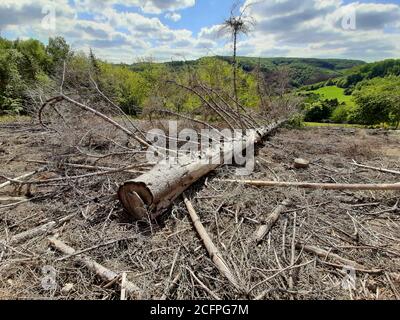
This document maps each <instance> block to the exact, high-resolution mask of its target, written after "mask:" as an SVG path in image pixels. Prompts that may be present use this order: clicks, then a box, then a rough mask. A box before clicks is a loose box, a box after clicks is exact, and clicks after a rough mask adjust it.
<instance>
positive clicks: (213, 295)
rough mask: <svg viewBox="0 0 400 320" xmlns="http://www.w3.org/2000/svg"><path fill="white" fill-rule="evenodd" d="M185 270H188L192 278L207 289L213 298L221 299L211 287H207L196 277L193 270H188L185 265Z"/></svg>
mask: <svg viewBox="0 0 400 320" xmlns="http://www.w3.org/2000/svg"><path fill="white" fill-rule="evenodd" d="M186 270H187V271H189V272H190V274H191V276H192V277H193V279H194V280H195V281H196V282H197V283H198V284H199V285H200V286H201V287H202V288H203V289H204V290H206V291H207V293H208V294H210V295H211V296H212V297H213V298H214V299H215V300H221V298H220V297H218V296H217V295H216V294H215V293H214V292H213V291H212V290H211V289H209V288H208V287H207V286H206V285H205V284H204V283H203V282H202V281H201V280H200V279H199V278H197V277H196V275H195V274H194V272H193V271H192V270H190V269H189V268H188V267H186Z"/></svg>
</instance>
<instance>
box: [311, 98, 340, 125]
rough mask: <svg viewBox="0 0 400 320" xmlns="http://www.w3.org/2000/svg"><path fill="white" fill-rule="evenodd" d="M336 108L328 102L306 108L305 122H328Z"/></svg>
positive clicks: (315, 103)
mask: <svg viewBox="0 0 400 320" xmlns="http://www.w3.org/2000/svg"><path fill="white" fill-rule="evenodd" d="M333 110H334V107H333V106H332V105H331V104H330V103H327V102H326V101H317V102H314V103H312V104H307V105H306V106H305V109H304V111H305V115H304V120H305V121H307V122H320V121H326V120H328V119H329V118H330V116H331V114H332V111H333Z"/></svg>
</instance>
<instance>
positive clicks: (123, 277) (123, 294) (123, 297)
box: [121, 272, 127, 301]
mask: <svg viewBox="0 0 400 320" xmlns="http://www.w3.org/2000/svg"><path fill="white" fill-rule="evenodd" d="M126 280H127V279H126V272H122V275H121V300H122V301H125V300H127V297H126Z"/></svg>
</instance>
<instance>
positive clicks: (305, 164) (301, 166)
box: [294, 158, 310, 169]
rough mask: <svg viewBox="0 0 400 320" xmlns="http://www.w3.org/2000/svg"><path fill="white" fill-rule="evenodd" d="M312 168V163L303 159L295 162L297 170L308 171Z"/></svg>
mask: <svg viewBox="0 0 400 320" xmlns="http://www.w3.org/2000/svg"><path fill="white" fill-rule="evenodd" d="M309 166H310V161H308V160H306V159H302V158H297V159H295V160H294V167H295V169H308V167H309Z"/></svg>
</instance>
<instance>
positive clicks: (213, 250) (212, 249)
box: [184, 196, 240, 289]
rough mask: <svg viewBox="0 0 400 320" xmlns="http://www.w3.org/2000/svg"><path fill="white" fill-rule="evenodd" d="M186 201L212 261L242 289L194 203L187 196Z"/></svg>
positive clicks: (235, 285)
mask: <svg viewBox="0 0 400 320" xmlns="http://www.w3.org/2000/svg"><path fill="white" fill-rule="evenodd" d="M184 201H185V204H186V208H187V210H188V212H189V215H190V218H191V220H192V222H193V225H194V227H195V229H196V231H197V233H198V234H199V236H200V238H201V240H202V241H203V243H204V246H205V247H206V249H207V252H208V254H209V255H210V258H211V260H212V261H213V262H214V263H215V265H216V267H217V268H218V270H219V271H220V272H221V274H222V275H223V276H225V277H226V278H227V279H228V280H229V282H230V283H231V284H232V285H233V286H234V287H235V288H236V289H240V286H239V283H238V281H237V279H236V277H235V276H234V275H233V273H232V271H231V270H230V268H229V267H228V265H227V263H226V262H225V260H224V259H223V258H222V255H221V253H220V251H219V250H218V248H217V247H216V246H215V244H214V243H213V241H212V240H211V237H210V236H209V235H208V233H207V231H206V229H205V228H204V226H203V224H202V223H201V220H200V217H199V216H198V215H197V213H196V211H195V210H194V208H193V205H192V203H191V202H190V201H189V199H188V198H186V196H184Z"/></svg>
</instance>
